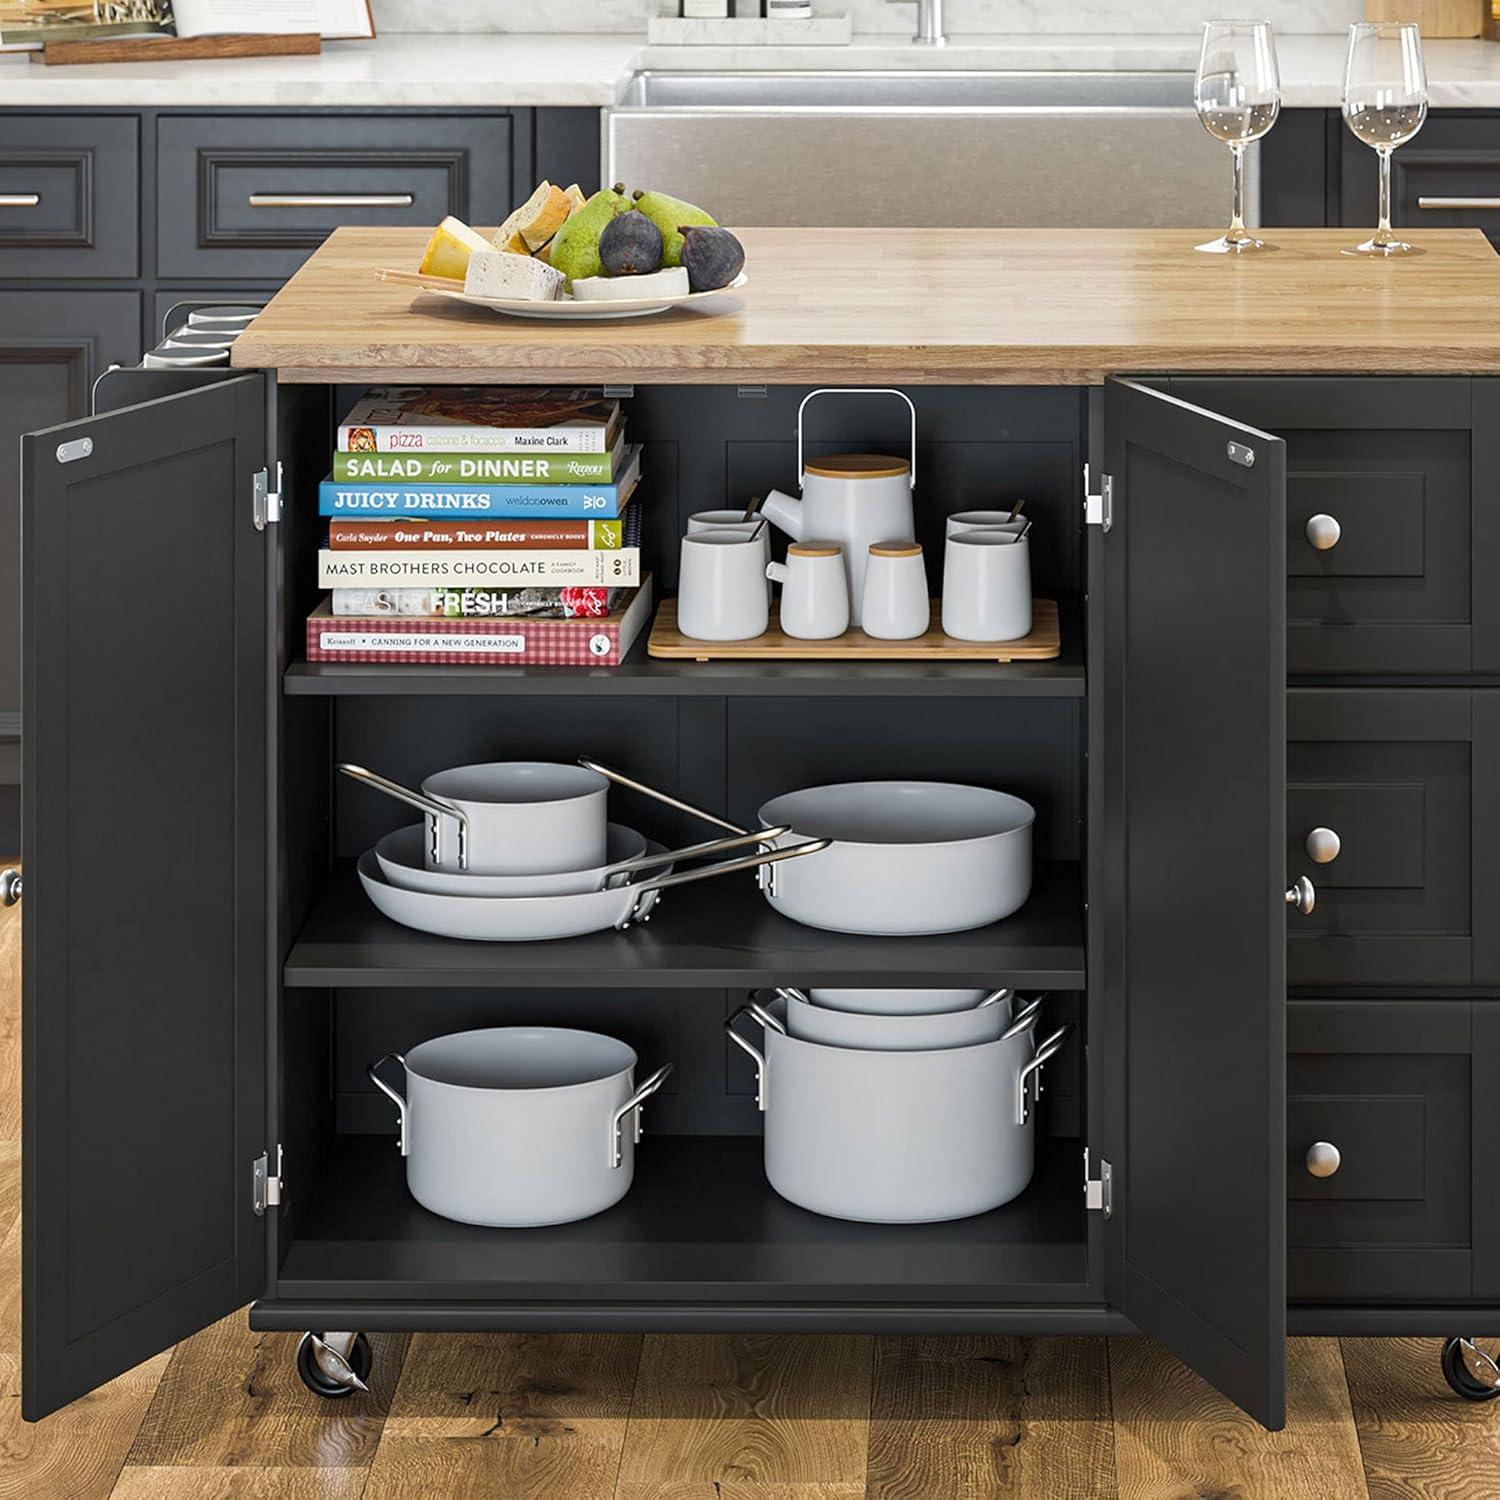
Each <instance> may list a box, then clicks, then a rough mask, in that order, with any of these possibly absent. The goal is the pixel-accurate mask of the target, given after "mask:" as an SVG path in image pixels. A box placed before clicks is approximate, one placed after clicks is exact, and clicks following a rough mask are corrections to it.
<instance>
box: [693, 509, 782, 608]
mask: <svg viewBox="0 0 1500 1500" xmlns="http://www.w3.org/2000/svg"><path fill="white" fill-rule="evenodd" d="M700 531H737V532H739V534H740V535H741V536H743V537H746V538H747V539H749V540H751V541H754V542H758V543H759V544H760V562H761V566H762V567H764V566H765V565H766V564H767V563H768V562H770V560H771V523H770V522H769V521H768V520H766V518H765V517H764V516H752V517H751V518H750V520H748V521H747V520H746V519H745V512H744V511H742V510H700V511H696V512H695V513H694V514H693V515H690V516H689V517H688V519H687V534H688V535H689V536H697V534H698V533H699V532H700ZM770 602H771V580H770V579H769V578H768V579H767V580H766V603H767V604H769V603H770Z"/></svg>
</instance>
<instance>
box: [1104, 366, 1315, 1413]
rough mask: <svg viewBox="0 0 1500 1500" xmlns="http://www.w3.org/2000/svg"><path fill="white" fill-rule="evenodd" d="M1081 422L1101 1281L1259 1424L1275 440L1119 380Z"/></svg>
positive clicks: (1275, 1222)
mask: <svg viewBox="0 0 1500 1500" xmlns="http://www.w3.org/2000/svg"><path fill="white" fill-rule="evenodd" d="M1104 443H1105V468H1106V470H1107V472H1108V473H1109V474H1110V476H1111V478H1112V482H1113V497H1112V498H1113V506H1112V525H1111V529H1110V530H1109V532H1108V533H1106V534H1105V535H1104V536H1103V537H1102V540H1101V542H1100V544H1099V548H1098V554H1097V556H1098V566H1097V567H1096V570H1095V576H1094V582H1093V583H1092V584H1091V588H1090V593H1091V599H1090V612H1091V616H1092V615H1094V613H1095V612H1097V611H1100V610H1101V609H1102V620H1099V621H1096V622H1095V639H1096V640H1099V641H1100V642H1101V644H1102V658H1103V659H1102V669H1101V664H1100V653H1097V652H1096V653H1094V654H1093V657H1092V660H1091V662H1090V676H1091V680H1093V688H1092V705H1091V709H1090V712H1091V713H1097V714H1099V715H1100V716H1101V720H1102V722H1101V723H1100V724H1099V725H1097V726H1096V730H1097V731H1098V733H1097V734H1091V744H1092V745H1093V746H1094V753H1096V754H1102V755H1103V760H1104V763H1103V765H1102V766H1101V767H1100V770H1099V772H1098V775H1099V777H1100V780H1101V783H1102V784H1101V785H1100V789H1099V795H1100V798H1101V804H1102V805H1101V806H1100V808H1099V824H1100V825H1102V826H1097V827H1096V828H1095V830H1094V834H1093V837H1094V838H1095V839H1096V840H1097V841H1099V843H1100V847H1099V849H1098V850H1097V852H1096V861H1097V862H1096V865H1095V870H1094V879H1095V880H1096V882H1097V883H1096V886H1095V892H1094V900H1093V908H1092V909H1093V913H1094V924H1093V925H1095V926H1096V927H1097V928H1098V932H1099V939H1098V945H1097V947H1096V948H1095V949H1094V950H1093V951H1092V952H1091V955H1090V971H1091V972H1090V983H1091V984H1098V985H1101V986H1102V989H1103V1005H1102V1011H1103V1015H1104V1017H1105V1032H1106V1050H1105V1057H1106V1058H1107V1059H1108V1061H1107V1064H1106V1084H1105V1089H1106V1099H1105V1127H1104V1130H1103V1132H1102V1133H1101V1136H1100V1138H1099V1143H1100V1145H1101V1146H1102V1147H1103V1154H1104V1155H1105V1156H1106V1157H1108V1159H1109V1160H1110V1161H1111V1163H1112V1165H1113V1166H1114V1167H1115V1168H1116V1169H1117V1172H1116V1178H1115V1182H1114V1192H1113V1201H1112V1205H1111V1213H1110V1217H1109V1219H1108V1220H1107V1221H1106V1223H1105V1279H1106V1284H1107V1287H1108V1290H1109V1296H1110V1300H1111V1301H1112V1302H1114V1303H1115V1304H1116V1305H1117V1306H1118V1307H1119V1308H1120V1309H1121V1311H1123V1312H1124V1313H1125V1314H1126V1316H1127V1317H1129V1318H1130V1319H1131V1321H1132V1322H1134V1323H1135V1324H1136V1326H1137V1327H1139V1328H1140V1329H1141V1330H1142V1331H1143V1332H1145V1333H1149V1334H1151V1335H1153V1336H1154V1337H1156V1338H1158V1339H1160V1340H1161V1341H1162V1342H1163V1343H1164V1344H1166V1345H1167V1346H1168V1347H1170V1348H1171V1349H1173V1350H1174V1351H1175V1352H1176V1353H1177V1354H1178V1355H1179V1356H1180V1357H1181V1358H1182V1359H1183V1360H1184V1361H1185V1362H1186V1363H1188V1364H1189V1365H1191V1366H1192V1367H1193V1368H1194V1369H1195V1370H1197V1371H1198V1372H1199V1373H1200V1374H1201V1375H1203V1376H1204V1377H1205V1378H1206V1379H1207V1380H1209V1381H1210V1382H1211V1383H1212V1384H1214V1385H1215V1386H1217V1387H1218V1388H1219V1389H1220V1390H1222V1391H1223V1392H1224V1393H1225V1394H1226V1395H1227V1396H1229V1397H1230V1398H1231V1399H1232V1400H1234V1401H1236V1402H1238V1403H1239V1404H1240V1405H1241V1406H1243V1407H1244V1408H1245V1410H1246V1411H1248V1412H1250V1413H1251V1414H1252V1415H1253V1416H1255V1417H1257V1418H1259V1419H1260V1421H1262V1422H1264V1423H1265V1424H1266V1425H1267V1426H1268V1427H1280V1426H1282V1425H1283V1423H1284V1421H1285V1385H1286V1372H1285V1348H1284V1345H1285V1334H1286V1168H1285V1159H1284V1148H1283V1138H1284V1132H1285V1116H1286V1055H1285V1027H1286V1020H1285V1009H1286V1006H1285V992H1286V916H1285V890H1286V883H1285V880H1284V868H1283V861H1284V853H1283V850H1284V841H1285V834H1284V826H1285V818H1286V813H1285V801H1286V709H1285V687H1284V683H1285V672H1286V661H1285V655H1286V650H1285V628H1284V625H1283V619H1284V614H1285V608H1286V581H1285V569H1286V557H1285V553H1286V531H1285V527H1286V521H1285V508H1286V454H1285V449H1284V447H1283V444H1282V443H1281V441H1280V439H1278V438H1275V437H1271V436H1270V435H1268V434H1267V433H1264V432H1259V431H1257V430H1255V429H1254V428H1250V427H1245V426H1243V425H1241V424H1239V423H1236V422H1233V421H1230V420H1228V419H1226V418H1224V417H1219V416H1216V415H1214V414H1213V413H1212V412H1208V411H1204V410H1202V409H1201V408H1199V407H1194V406H1189V405H1188V404H1186V403H1185V402H1183V401H1180V400H1177V399H1176V398H1174V397H1172V396H1168V395H1165V394H1162V393H1160V392H1157V391H1153V390H1148V389H1146V388H1145V387H1143V386H1139V385H1135V384H1132V383H1130V382H1128V381H1110V382H1108V383H1107V386H1106V389H1105V394H1104ZM1101 588H1102V593H1103V599H1102V600H1101V599H1100V598H1099V597H1098V595H1099V591H1100V590H1101ZM1099 625H1102V630H1099V629H1098V628H1097V627H1098V626H1099Z"/></svg>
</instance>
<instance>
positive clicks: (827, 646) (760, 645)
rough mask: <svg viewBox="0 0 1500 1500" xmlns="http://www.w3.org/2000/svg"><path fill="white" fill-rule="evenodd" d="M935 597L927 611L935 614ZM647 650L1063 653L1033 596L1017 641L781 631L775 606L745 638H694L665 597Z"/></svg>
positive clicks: (982, 656)
mask: <svg viewBox="0 0 1500 1500" xmlns="http://www.w3.org/2000/svg"><path fill="white" fill-rule="evenodd" d="M940 614H941V611H940V609H939V605H938V601H937V600H936V599H934V600H933V601H932V616H933V618H934V619H937V618H939V617H940ZM646 650H647V652H648V653H649V654H650V655H651V656H659V657H666V658H668V659H674V660H678V661H996V662H1001V661H1051V660H1052V659H1053V658H1054V657H1057V656H1060V655H1061V654H1062V635H1061V632H1060V631H1059V629H1058V623H1057V602H1056V600H1053V599H1034V600H1032V604H1031V634H1030V635H1025V636H1022V637H1021V639H1020V640H1018V641H956V640H954V639H953V638H952V637H951V636H947V635H944V634H943V632H942V631H941V630H939V629H934V628H930V627H929V629H928V631H927V633H926V634H925V635H919V636H917V637H916V638H915V639H914V640H910V641H878V640H876V639H875V637H874V636H872V635H866V634H865V633H864V631H862V630H846V631H845V632H844V633H843V635H839V636H834V637H833V638H832V639H831V640H826V641H802V640H797V639H796V638H795V637H793V636H789V635H783V634H782V631H781V621H780V618H779V615H778V611H777V609H776V608H775V606H773V607H772V609H771V625H770V628H769V629H768V630H767V631H766V633H765V634H764V635H758V636H756V637H755V639H754V640H750V641H695V640H693V638H692V637H691V636H686V635H684V634H683V633H682V632H681V631H680V630H679V629H678V628H677V601H676V600H675V599H664V600H663V601H662V605H661V608H660V609H658V610H657V612H656V619H655V621H654V622H653V623H652V626H651V639H650V641H649V643H648V644H647V647H646Z"/></svg>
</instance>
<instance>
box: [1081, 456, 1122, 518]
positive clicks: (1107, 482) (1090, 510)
mask: <svg viewBox="0 0 1500 1500" xmlns="http://www.w3.org/2000/svg"><path fill="white" fill-rule="evenodd" d="M1083 519H1084V523H1085V524H1086V525H1088V526H1099V527H1102V528H1103V529H1104V530H1105V531H1108V530H1109V529H1110V527H1111V526H1113V525H1114V523H1115V476H1114V475H1113V474H1101V475H1100V476H1099V491H1098V493H1097V494H1095V493H1094V490H1093V488H1092V487H1091V485H1090V484H1089V466H1088V465H1087V464H1085V465H1084V466H1083Z"/></svg>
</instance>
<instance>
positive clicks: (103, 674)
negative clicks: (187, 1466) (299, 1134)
mask: <svg viewBox="0 0 1500 1500" xmlns="http://www.w3.org/2000/svg"><path fill="white" fill-rule="evenodd" d="M90 445H91V446H90ZM86 450H87V451H86ZM264 462H265V393H264V381H263V377H261V376H259V375H248V376H243V377H241V378H239V379H234V380H227V381H225V382H223V383H222V384H219V385H214V386H207V387H203V388H201V389H199V390H196V391H193V392H191V393H188V394H185V395H181V396H172V397H167V398H164V399H162V400H159V401H148V402H145V403H143V404H141V405H139V406H132V407H125V408H123V409H121V410H118V411H115V412H112V413H111V414H109V415H108V416H103V417H97V418H92V419H88V420H85V421H81V422H73V423H70V424H68V425H67V426H62V427H54V428H51V429H50V430H48V431H46V432H39V433H33V434H31V435H30V436H28V437H26V438H25V439H23V441H22V445H21V465H22V467H21V505H22V570H23V571H22V577H23V591H22V619H23V680H22V691H23V695H24V703H25V719H24V728H23V735H24V738H23V742H22V756H23V765H24V770H25V783H24V788H23V807H22V852H23V857H24V859H25V862H26V899H25V902H24V904H23V906H22V918H23V929H22V937H23V941H24V943H25V952H26V965H25V972H24V975H23V992H22V1017H23V1037H24V1074H23V1078H24V1083H23V1096H22V1104H23V1167H24V1175H23V1182H22V1190H23V1213H24V1223H23V1231H22V1233H23V1266H22V1305H23V1314H22V1315H23V1332H22V1347H23V1372H22V1411H23V1413H24V1415H25V1416H26V1417H28V1418H31V1419H36V1418H38V1417H41V1416H44V1415H45V1414H46V1413H47V1412H49V1411H52V1410H54V1409H55V1408H57V1407H59V1406H62V1405H63V1404H65V1403H66V1402H68V1401H71V1400H73V1398H74V1397H76V1396H79V1395H81V1394H82V1393H83V1392H85V1391H87V1390H90V1389H92V1388H93V1387H95V1386H97V1385H100V1384H102V1383H103V1382H104V1381H106V1380H108V1379H110V1378H111V1377H112V1376H114V1375H117V1374H118V1373H120V1372H121V1371H122V1370H126V1369H129V1368H130V1367H131V1366H132V1365H135V1364H137V1363H139V1362H140V1361H141V1360H143V1359H145V1358H147V1357H148V1356H150V1355H152V1354H154V1353H156V1352H157V1351H158V1350H160V1349H163V1348H165V1347H166V1346H168V1345H170V1344H172V1343H174V1342H176V1341H177V1340H178V1339H181V1338H183V1337H185V1336H186V1335H188V1334H189V1333H192V1332H193V1331H195V1330H196V1329H198V1328H201V1327H203V1326H204V1325H205V1324H207V1323H209V1322H211V1321H213V1320H214V1319H215V1318H219V1317H222V1316H223V1315H224V1314H226V1313H228V1312H231V1311H233V1309H234V1308H236V1307H238V1306H240V1305H241V1304H243V1303H244V1302H245V1301H247V1300H248V1299H249V1298H250V1297H251V1296H253V1295H254V1294H256V1293H257V1292H258V1291H260V1290H261V1289H262V1288H263V1286H264V1280H265V1276H264V1272H265V1245H266V1240H265V1225H264V1221H263V1220H261V1219H257V1218H256V1217H255V1215H254V1212H253V1209H252V1202H251V1171H252V1163H253V1161H254V1158H255V1157H256V1156H257V1155H258V1154H259V1152H260V1151H261V1149H262V1148H263V1146H264V1144H265V1026H266V995H267V972H268V966H267V953H266V949H267V943H266V888H267V859H266V832H265V827H266V822H267V819H266V769H267V723H268V710H267V699H268V693H267V679H268V671H267V611H266V603H265V601H266V546H265V539H264V537H263V535H262V534H261V533H259V532H257V531H256V529H255V526H254V522H253V520H252V513H251V483H252V475H253V473H254V471H255V470H256V469H258V468H260V467H262V466H263V464H264Z"/></svg>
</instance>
